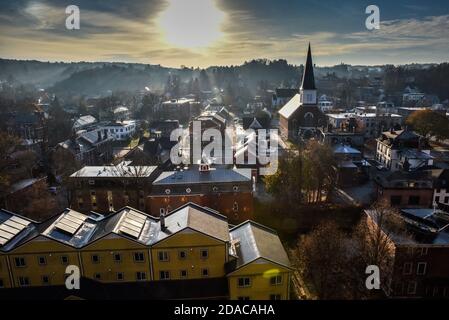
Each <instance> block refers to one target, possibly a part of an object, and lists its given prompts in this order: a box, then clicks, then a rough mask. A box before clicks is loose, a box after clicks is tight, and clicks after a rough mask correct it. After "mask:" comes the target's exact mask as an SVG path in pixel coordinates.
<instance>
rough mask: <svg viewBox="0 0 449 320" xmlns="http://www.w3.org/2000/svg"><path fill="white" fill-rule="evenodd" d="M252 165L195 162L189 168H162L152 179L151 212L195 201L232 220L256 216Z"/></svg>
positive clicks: (164, 210) (236, 220) (158, 212)
mask: <svg viewBox="0 0 449 320" xmlns="http://www.w3.org/2000/svg"><path fill="white" fill-rule="evenodd" d="M253 188H254V187H253V178H252V171H251V169H235V168H233V169H225V168H210V167H209V165H200V166H193V167H192V168H188V169H187V170H178V171H168V172H162V173H161V174H160V175H159V177H157V178H156V180H155V181H154V182H153V187H152V191H151V195H150V196H149V205H150V212H151V214H152V215H155V216H159V215H160V214H161V213H166V212H167V211H168V212H170V211H172V210H175V209H176V208H178V207H180V206H182V205H184V204H186V203H188V202H193V203H196V204H198V205H200V206H205V207H209V208H212V209H214V210H217V211H219V212H221V213H222V214H224V215H226V216H227V217H228V219H229V220H230V221H231V222H232V223H237V222H242V221H245V220H248V219H251V218H252V217H253Z"/></svg>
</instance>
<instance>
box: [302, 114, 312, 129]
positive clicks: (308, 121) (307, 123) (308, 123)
mask: <svg viewBox="0 0 449 320" xmlns="http://www.w3.org/2000/svg"><path fill="white" fill-rule="evenodd" d="M304 127H314V117H313V113H311V112H307V113H306V114H305V115H304Z"/></svg>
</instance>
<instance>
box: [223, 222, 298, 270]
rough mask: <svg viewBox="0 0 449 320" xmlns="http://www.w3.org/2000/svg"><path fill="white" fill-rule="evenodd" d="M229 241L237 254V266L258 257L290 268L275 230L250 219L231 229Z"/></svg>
mask: <svg viewBox="0 0 449 320" xmlns="http://www.w3.org/2000/svg"><path fill="white" fill-rule="evenodd" d="M230 234H231V242H233V243H234V244H235V243H237V244H236V245H235V254H236V255H237V256H238V259H237V268H239V267H242V266H244V265H246V264H248V263H250V262H252V261H255V260H257V259H259V258H263V259H267V260H269V261H272V262H274V263H277V264H280V265H283V266H285V267H287V268H290V261H289V259H288V256H287V253H286V252H285V249H284V247H283V245H282V243H281V240H280V239H279V237H278V235H277V234H276V232H274V231H273V230H271V229H269V228H266V227H264V226H262V225H260V224H257V223H255V222H252V221H248V222H245V223H243V224H241V225H239V226H236V227H234V228H233V229H231V232H230Z"/></svg>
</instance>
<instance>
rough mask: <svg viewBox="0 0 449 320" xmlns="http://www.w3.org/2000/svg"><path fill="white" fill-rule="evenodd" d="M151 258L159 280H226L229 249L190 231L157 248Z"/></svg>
mask: <svg viewBox="0 0 449 320" xmlns="http://www.w3.org/2000/svg"><path fill="white" fill-rule="evenodd" d="M151 258H152V261H153V265H154V279H155V280H186V279H202V278H218V277H224V276H225V275H226V274H225V269H224V265H225V263H226V262H227V245H226V243H225V242H223V241H221V240H218V239H215V238H212V237H210V236H207V235H204V234H201V233H198V232H196V231H190V230H189V229H187V230H184V231H182V232H179V233H177V234H175V235H173V236H172V237H170V238H167V239H166V240H164V241H162V242H160V243H158V244H156V245H155V246H153V247H152V248H151Z"/></svg>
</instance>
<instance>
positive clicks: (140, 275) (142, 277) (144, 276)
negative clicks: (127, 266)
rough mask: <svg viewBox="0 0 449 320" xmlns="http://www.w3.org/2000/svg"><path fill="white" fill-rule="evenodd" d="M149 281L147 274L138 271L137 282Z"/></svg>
mask: <svg viewBox="0 0 449 320" xmlns="http://www.w3.org/2000/svg"><path fill="white" fill-rule="evenodd" d="M146 279H147V273H146V272H141V271H138V272H136V280H137V281H145V280H146Z"/></svg>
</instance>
